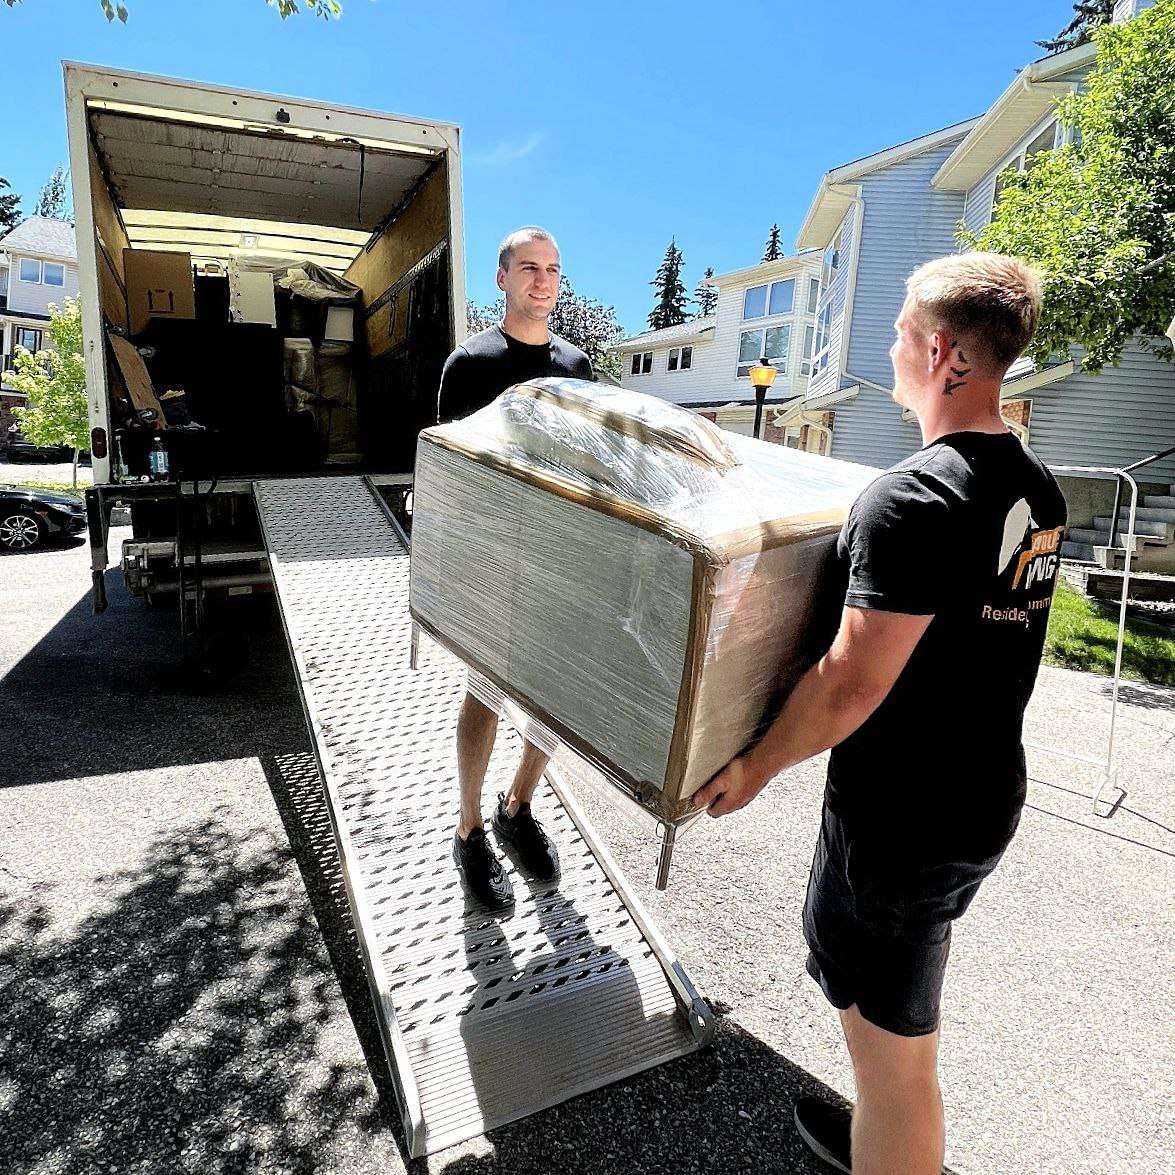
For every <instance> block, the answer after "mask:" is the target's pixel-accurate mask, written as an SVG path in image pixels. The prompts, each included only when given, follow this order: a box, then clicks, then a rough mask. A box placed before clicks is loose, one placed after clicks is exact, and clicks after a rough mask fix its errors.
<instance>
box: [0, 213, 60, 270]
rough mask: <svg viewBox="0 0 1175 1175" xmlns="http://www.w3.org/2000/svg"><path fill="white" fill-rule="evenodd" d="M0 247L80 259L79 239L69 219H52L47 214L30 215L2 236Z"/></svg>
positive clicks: (14, 251) (48, 255)
mask: <svg viewBox="0 0 1175 1175" xmlns="http://www.w3.org/2000/svg"><path fill="white" fill-rule="evenodd" d="M0 249H4V250H6V251H8V252H9V253H37V254H40V255H42V256H47V257H59V258H61V259H62V260H63V261H76V260H77V259H78V247H77V239H76V237H75V235H74V228H73V225H72V224H70V223H69V221H67V220H50V219H49V218H48V217H47V216H30V217H29V218H28V220H25V221H22V222H21V223H20V224H18V225H17V226H16V228H14V229H13V230H12V232H10V233H8V235H7V236H4V237H0Z"/></svg>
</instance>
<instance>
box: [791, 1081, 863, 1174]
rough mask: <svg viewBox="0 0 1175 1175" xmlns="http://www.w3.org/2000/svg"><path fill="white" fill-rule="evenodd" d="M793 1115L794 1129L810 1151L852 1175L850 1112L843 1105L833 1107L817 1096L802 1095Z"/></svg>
mask: <svg viewBox="0 0 1175 1175" xmlns="http://www.w3.org/2000/svg"><path fill="white" fill-rule="evenodd" d="M795 1116H796V1129H797V1130H798V1131H799V1132H800V1137H801V1138H802V1139H803V1140H804V1141H805V1142H806V1143H807V1144H808V1147H809V1149H810V1150H811V1151H812V1153H813V1154H814V1155H815V1156H816V1157H817V1158H818V1159H823V1160H824V1161H825V1162H826V1163H827V1164H828V1165H829V1166H830V1167H832V1168H834V1169H835V1170H837V1171H845V1172H848V1173H849V1175H851V1172H852V1170H853V1167H852V1163H853V1159H852V1155H851V1153H850V1147H849V1126H850V1124H851V1122H852V1115H851V1113H850V1112H849V1111H848V1110H847V1109H844V1108H843V1107H842V1106H832V1105H829V1104H828V1102H822V1101H819V1100H818V1099H817V1098H814V1097H805V1098H800V1100H799V1101H798V1102H796V1110H795Z"/></svg>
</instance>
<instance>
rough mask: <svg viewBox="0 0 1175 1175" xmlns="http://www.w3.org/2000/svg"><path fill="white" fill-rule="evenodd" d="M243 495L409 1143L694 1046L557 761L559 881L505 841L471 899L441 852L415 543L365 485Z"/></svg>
mask: <svg viewBox="0 0 1175 1175" xmlns="http://www.w3.org/2000/svg"><path fill="white" fill-rule="evenodd" d="M253 492H254V496H255V499H256V502H257V509H258V514H259V515H260V518H261V525H262V530H263V533H264V537H265V545H266V548H267V550H268V553H269V561H270V566H271V569H272V573H273V582H274V588H275V590H276V593H277V597H278V600H279V604H280V609H281V616H282V623H283V625H284V628H285V632H286V637H287V640H288V642H289V646H290V653H291V655H292V657H293V660H294V667H295V673H296V676H297V680H298V687H299V691H300V693H301V697H302V703H303V706H304V708H305V712H306V720H307V723H308V725H309V728H310V735H311V740H312V742H313V745H314V752H315V755H316V757H317V760H318V765H319V768H320V772H321V776H322V781H323V787H324V790H325V793H326V800H327V808H328V810H329V813H330V819H331V823H332V825H333V827H334V833H335V839H336V842H337V845H338V850H339V856H340V859H341V861H342V867H343V876H344V878H345V881H346V887H347V896H348V900H349V902H350V907H351V913H352V916H353V918H354V922H355V928H356V931H357V935H358V940H359V945H360V949H361V951H362V954H363V959H364V963H365V966H366V970H367V977H368V980H369V982H370V985H371V992H372V996H373V1000H374V1003H375V1008H376V1013H377V1017H378V1020H379V1026H380V1033H381V1036H382V1040H383V1046H384V1050H385V1052H386V1055H387V1059H388V1064H389V1067H390V1069H391V1073H392V1076H393V1078H394V1081H395V1087H396V1093H397V1097H398V1099H399V1103H400V1105H399V1108H400V1111H401V1113H402V1115H403V1120H404V1131H405V1136H406V1139H407V1146H408V1150H409V1153H410V1154H411V1155H412V1156H413V1157H415V1156H419V1155H423V1154H428V1153H431V1152H433V1151H437V1150H440V1149H441V1148H443V1147H446V1146H450V1145H453V1144H455V1143H458V1142H463V1141H465V1140H467V1139H469V1138H473V1137H475V1136H477V1135H479V1134H482V1133H484V1132H485V1131H486V1130H489V1129H491V1128H493V1127H495V1126H499V1125H501V1124H503V1123H506V1122H510V1121H513V1120H515V1119H518V1118H522V1117H525V1116H526V1115H528V1114H531V1113H534V1112H535V1111H537V1110H540V1109H543V1108H545V1107H547V1106H552V1105H556V1104H558V1103H560V1102H562V1101H565V1100H566V1099H568V1098H570V1097H573V1096H575V1095H576V1094H580V1093H584V1092H586V1091H588V1090H591V1089H596V1088H599V1087H600V1086H603V1085H607V1084H609V1083H610V1082H613V1081H617V1080H619V1079H621V1078H624V1077H627V1076H630V1075H631V1074H633V1073H636V1072H639V1071H641V1070H643V1069H647V1068H650V1067H651V1066H654V1065H658V1064H660V1063H662V1062H664V1061H668V1060H670V1059H672V1058H674V1057H679V1056H682V1055H684V1054H686V1053H689V1052H691V1051H692V1050H694V1049H696V1048H697V1047H699V1046H700V1045H701V1044H703V1043H705V1042H706V1041H707V1040H708V1039H709V1037H710V1035H711V1034H712V1032H713V1021H712V1016H711V1012H710V1009H709V1008H708V1006H707V1005H706V1004H705V1002H704V1001H703V1000H702V999H701V998H700V997H699V996H698V994H697V992H696V991H695V990H694V988H693V985H692V984H691V983H690V981H689V978H688V977H687V975H686V974H685V971H684V970H683V969H682V967H681V965H680V963H678V962H677V960H676V959H675V958H674V956H673V954H672V952H671V951H670V949H669V947H668V946H667V944H666V943H665V942H664V941H663V940H662V938H661V937H660V935H659V933H658V931H657V930H656V928H655V927H654V926H653V925H652V923H651V922H650V921H649V919H648V917H647V915H646V913H645V911H644V910H643V909H642V907H641V904H640V902H639V901H638V900H637V899H636V897H635V896H634V895H633V894H632V893H631V892H630V891H629V888H628V885H627V882H626V881H625V879H624V876H623V874H622V873H621V872H620V870H619V868H618V867H617V866H616V864H615V863H614V862H613V860H612V858H611V857H610V856H609V854H608V851H607V849H606V848H605V847H604V846H603V845H602V844H601V843H600V842H599V841H598V840H597V838H596V836H595V834H594V832H593V830H592V828H591V826H590V825H589V823H588V821H587V819H586V817H585V816H584V814H583V812H582V811H581V810H580V808H579V806H578V804H577V803H576V802H575V799H574V797H573V796H572V795H571V794H570V792H569V791H568V790H567V789H566V788H565V787H564V785H563V783H562V781H561V779H560V778H559V775H558V772H557V771H556V770H555V769H554V768H552V770H551V771H549V772H548V776H547V778H546V780H545V781H544V784H543V785H542V789H541V790H542V791H543V793H544V794H543V795H541V796H540V803H541V808H542V814H543V824H544V827H545V828H546V829H547V831H548V833H549V834H550V835H551V836H552V838H553V839H554V840H555V842H556V844H557V846H558V850H559V857H560V861H561V865H562V875H561V877H560V878H559V879H558V880H557V881H554V882H549V883H538V882H533V881H531V880H529V879H527V878H526V877H524V876H523V875H520V874H518V873H517V872H516V871H515V870H514V866H513V864H512V862H511V861H510V859H509V858H508V857H507V858H505V859H504V861H503V865H504V866H505V867H506V868H507V870H508V871H510V873H511V880H512V881H513V883H514V892H515V895H516V904H515V907H514V909H513V910H512V911H511V912H509V913H506V914H502V915H491V914H488V913H486V912H484V911H482V910H481V909H480V907H478V906H477V905H476V903H475V902H474V901H473V900H472V899H470V898H467V897H466V895H465V893H464V889H463V887H462V884H461V881H460V878H459V877H458V874H457V871H456V866H455V865H454V863H453V859H452V855H451V850H452V838H453V830H454V827H455V822H456V816H457V774H456V757H455V750H454V732H455V728H456V717H457V712H458V709H459V707H460V703H461V698H462V695H463V692H464V673H463V671H462V668H461V666H460V664H459V662H457V661H456V659H455V658H453V657H451V656H450V655H449V654H448V653H447V652H445V651H444V650H442V649H441V648H440V647H439V646H437V645H435V644H431V643H430V644H429V645H428V646H427V648H426V649H425V650H422V656H421V658H420V667H419V668H418V669H415V670H413V669H412V668H410V666H409V655H410V645H411V637H412V623H411V620H410V619H409V615H408V551H407V546H406V542H405V540H404V537H403V534H402V532H400V531H399V528H398V526H397V525H396V523H395V521H394V519H393V518H392V515H391V514H390V512H389V511H388V509H387V507H386V506H385V505H384V502H383V500H382V499H381V498H380V497H379V494H378V492H377V490H376V489H375V487H374V486H373V485H372V484H371V483H370V482H369V481H368V479H366V478H362V477H316V478H299V479H281V480H267V481H257V482H255V483H254V485H253ZM513 741H516V740H513ZM493 770H494V768H492V767H491V772H492V771H493ZM486 786H487V791H488V793H489V794H490V795H493V794H494V792H495V791H496V790H498V789H497V788H496V787H495V780H494V778H493V777H492V774H491V776H490V777H489V778H487V781H486Z"/></svg>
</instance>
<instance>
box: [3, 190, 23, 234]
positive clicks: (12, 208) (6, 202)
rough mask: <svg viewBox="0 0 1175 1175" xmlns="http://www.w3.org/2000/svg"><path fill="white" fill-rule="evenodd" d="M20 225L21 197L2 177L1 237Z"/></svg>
mask: <svg viewBox="0 0 1175 1175" xmlns="http://www.w3.org/2000/svg"><path fill="white" fill-rule="evenodd" d="M18 224H20V197H19V196H18V195H17V194H16V193H15V192H14V191H13V190H12V185H11V184H10V183H9V182H8V181H7V180H6V179H5V178H4V177H3V176H0V237H2V236H3V235H4V234H5V233H9V232H11V231H12V230H13V229H14V228H16V226H17V225H18Z"/></svg>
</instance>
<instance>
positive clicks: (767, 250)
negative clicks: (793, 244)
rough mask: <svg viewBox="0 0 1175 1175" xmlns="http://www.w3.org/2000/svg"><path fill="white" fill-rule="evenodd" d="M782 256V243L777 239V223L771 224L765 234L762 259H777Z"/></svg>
mask: <svg viewBox="0 0 1175 1175" xmlns="http://www.w3.org/2000/svg"><path fill="white" fill-rule="evenodd" d="M782 256H783V245H782V244H781V242H780V240H779V225H777V224H773V225H772V226H771V232H770V233H768V235H767V244H766V245H765V246H764V247H763V260H764V261H778V260H779V259H780V258H781V257H782Z"/></svg>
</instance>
